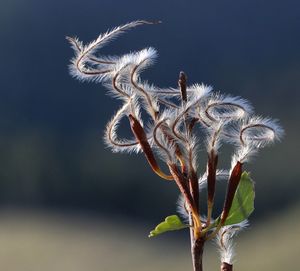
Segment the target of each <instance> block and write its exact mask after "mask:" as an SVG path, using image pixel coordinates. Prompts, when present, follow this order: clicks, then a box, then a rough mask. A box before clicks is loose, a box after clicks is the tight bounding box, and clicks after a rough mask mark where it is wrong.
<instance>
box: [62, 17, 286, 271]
mask: <svg viewBox="0 0 300 271" xmlns="http://www.w3.org/2000/svg"><path fill="white" fill-rule="evenodd" d="M157 23H159V22H150V21H145V20H139V21H135V22H131V23H128V24H125V25H122V26H119V27H116V28H114V29H112V30H111V31H108V32H106V33H104V34H101V35H100V36H99V37H98V38H97V39H96V40H94V41H92V42H90V43H88V44H86V45H84V44H83V43H82V42H81V41H79V39H78V38H70V37H67V39H68V41H69V42H70V43H71V46H72V48H73V50H74V53H75V56H74V58H73V59H72V60H71V63H70V66H69V68H70V73H71V75H72V76H73V77H74V78H76V79H79V80H81V81H93V82H97V83H102V84H103V85H104V86H105V87H106V88H107V89H108V92H109V93H110V94H111V95H112V97H114V98H117V99H119V100H120V101H121V102H122V106H121V107H120V109H119V110H117V112H116V113H115V114H114V116H113V117H112V119H111V120H110V121H109V123H108V124H107V126H106V130H105V136H104V139H105V143H106V144H107V146H108V147H110V148H111V149H112V151H113V152H143V153H144V156H145V158H146V160H147V161H148V163H149V165H150V167H151V169H152V170H153V172H155V173H156V174H157V175H158V176H160V177H161V178H162V179H165V180H168V181H173V182H174V183H175V184H176V185H177V187H178V189H179V191H180V194H181V196H180V199H179V203H178V212H179V213H180V214H181V215H182V217H183V219H184V221H185V222H186V223H187V224H189V225H188V226H189V228H190V231H191V243H192V256H193V266H194V270H196V271H198V270H202V265H201V264H202V261H201V260H200V259H201V257H202V251H203V244H204V242H205V241H207V240H211V239H213V238H215V237H217V243H218V245H219V247H220V252H221V261H222V262H223V265H222V270H226V268H227V267H228V268H229V266H230V265H232V262H233V255H234V252H233V244H232V240H233V237H234V235H235V234H236V233H237V232H238V231H240V230H241V229H242V228H245V226H246V225H247V218H248V216H249V215H250V214H251V212H252V210H253V208H252V207H253V200H254V192H253V186H252V183H251V180H250V179H249V177H248V175H247V174H246V175H243V164H244V163H245V162H248V161H249V159H250V158H251V157H252V156H253V155H254V154H255V153H257V151H258V150H259V149H261V148H263V147H265V146H267V145H269V144H270V143H272V142H274V141H276V140H280V139H281V138H282V136H283V129H282V128H281V127H280V125H279V124H278V122H277V121H276V120H272V119H270V118H263V117H258V116H255V115H253V112H254V110H253V107H252V106H251V105H250V103H249V102H248V101H246V100H245V99H243V98H240V97H232V96H230V95H225V94H221V93H220V92H213V89H212V87H211V86H208V85H204V84H194V85H191V86H189V85H188V84H187V77H186V75H185V74H184V72H180V74H179V80H178V87H177V88H159V87H157V86H154V85H150V84H149V83H147V82H145V81H143V80H142V79H141V73H142V72H143V70H145V69H146V68H148V67H149V66H150V65H152V64H153V63H154V61H155V60H156V58H157V52H156V50H155V49H154V48H152V47H149V48H146V49H143V50H141V51H137V52H132V53H128V54H125V55H122V56H103V55H100V54H99V51H100V49H101V48H102V47H103V46H104V45H106V44H107V43H108V42H109V41H112V40H113V39H115V38H116V37H117V36H119V35H120V34H122V33H123V32H125V31H127V30H129V29H131V28H133V27H136V26H139V25H145V24H148V25H151V24H157ZM142 112H144V113H146V115H147V117H146V118H144V117H142V116H144V115H145V114H142ZM124 119H127V120H125V121H127V122H128V123H129V126H130V128H131V131H132V138H129V139H127V138H122V137H120V136H119V134H118V127H119V124H120V123H121V121H124ZM222 144H231V145H233V147H234V149H235V153H234V155H233V157H232V166H231V169H230V170H229V171H220V170H218V157H219V149H220V147H221V146H222ZM200 145H204V146H201V149H206V151H207V157H208V159H207V170H206V172H205V173H204V174H203V175H202V177H200V178H199V173H198V167H197V166H198V162H197V161H198V159H199V157H198V156H199V149H200V148H199V146H200ZM159 159H160V160H161V162H164V163H165V165H166V167H165V168H167V169H168V171H166V172H164V171H163V170H162V169H161V167H160V163H159V161H158V160H159ZM221 179H222V180H226V181H227V191H226V195H225V201H224V206H223V210H222V212H221V214H220V215H219V216H218V217H216V218H215V217H213V216H212V211H213V208H214V201H215V199H214V198H215V187H216V185H217V180H221ZM241 180H243V181H242V182H241ZM203 188H206V189H207V213H206V214H201V212H200V211H201V210H202V209H201V208H200V206H199V190H202V189H203ZM239 188H240V189H239ZM245 191H246V192H247V193H248V194H249V195H250V197H248V195H243V193H244V194H245V193H246V192H245ZM237 197H242V198H241V199H240V198H239V201H238V200H236V198H237ZM243 197H244V198H243ZM249 198H250V200H252V202H249ZM245 199H246V200H245ZM240 201H241V203H240ZM173 219H175V220H176V219H177V218H176V217H175V218H174V217H168V218H167V219H166V220H165V222H163V226H161V227H159V226H160V225H159V226H158V227H157V228H156V230H155V231H154V232H156V234H157V232H158V233H161V232H163V231H166V230H162V229H165V227H167V228H168V229H169V230H174V229H179V228H184V227H185V225H184V224H180V223H182V222H180V221H178V220H176V221H175V222H174V221H173ZM170 221H173V224H170ZM237 221H238V223H237ZM153 235H154V233H152V235H151V236H153ZM227 270H229V269H227Z"/></svg>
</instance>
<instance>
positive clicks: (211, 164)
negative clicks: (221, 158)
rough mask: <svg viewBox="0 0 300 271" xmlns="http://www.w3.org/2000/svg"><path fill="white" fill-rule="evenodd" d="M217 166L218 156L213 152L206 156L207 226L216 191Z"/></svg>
mask: <svg viewBox="0 0 300 271" xmlns="http://www.w3.org/2000/svg"><path fill="white" fill-rule="evenodd" d="M217 164H218V155H217V154H216V153H215V151H214V150H211V152H210V153H209V155H208V162H207V226H209V224H210V220H211V215H212V208H213V205H214V197H215V190H216V172H217Z"/></svg>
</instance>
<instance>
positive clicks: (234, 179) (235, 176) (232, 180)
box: [221, 162, 242, 225]
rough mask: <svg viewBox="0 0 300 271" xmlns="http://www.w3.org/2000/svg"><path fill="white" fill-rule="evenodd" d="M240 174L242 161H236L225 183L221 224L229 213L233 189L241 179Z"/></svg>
mask: <svg viewBox="0 0 300 271" xmlns="http://www.w3.org/2000/svg"><path fill="white" fill-rule="evenodd" d="M241 175H242V163H241V162H237V163H236V165H235V166H234V168H233V170H232V172H231V174H230V177H229V181H228V185H227V193H226V199H225V203H224V207H223V212H222V216H221V224H222V225H224V223H225V221H226V219H227V216H228V214H229V211H230V208H231V205H232V201H233V198H234V194H235V191H236V189H237V187H238V184H239V183H240V180H241Z"/></svg>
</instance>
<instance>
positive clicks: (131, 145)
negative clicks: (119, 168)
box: [104, 96, 143, 152]
mask: <svg viewBox="0 0 300 271" xmlns="http://www.w3.org/2000/svg"><path fill="white" fill-rule="evenodd" d="M128 114H132V115H133V116H134V117H135V118H136V119H137V120H139V122H140V124H141V125H143V123H142V120H141V117H140V106H139V103H138V99H137V97H136V96H133V97H131V99H130V100H128V101H127V102H126V103H124V105H123V106H122V107H121V108H120V109H119V110H118V111H117V112H116V114H115V115H114V116H113V118H112V119H111V120H110V121H109V122H108V124H107V125H106V130H105V134H104V141H105V143H106V145H107V146H108V147H109V148H111V149H112V151H113V152H139V151H140V150H141V148H140V145H139V144H138V142H137V141H136V140H135V139H131V140H128V139H120V138H119V137H118V134H117V129H118V126H119V124H120V122H121V120H122V118H124V117H126V116H127V115H128Z"/></svg>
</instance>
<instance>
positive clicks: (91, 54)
mask: <svg viewBox="0 0 300 271" xmlns="http://www.w3.org/2000/svg"><path fill="white" fill-rule="evenodd" d="M155 23H158V22H149V21H144V20H139V21H134V22H130V23H127V24H125V25H122V26H118V27H116V28H114V29H112V30H111V31H107V32H106V33H104V34H101V35H99V36H98V38H97V39H96V40H94V41H92V42H90V43H89V44H87V45H85V46H84V45H83V44H82V43H81V42H80V41H79V40H78V39H77V38H70V37H67V39H68V41H69V42H70V43H71V46H72V48H73V49H74V52H75V57H74V58H73V59H72V60H71V64H70V66H69V68H70V73H71V75H72V76H73V77H75V78H77V79H79V80H88V81H96V82H100V81H103V80H104V79H105V78H107V75H108V74H109V73H111V72H112V71H113V68H112V67H110V65H115V63H114V61H111V59H110V60H108V59H106V60H105V59H99V58H98V57H97V56H96V55H95V53H96V52H97V51H98V50H99V49H101V48H102V47H103V46H104V45H105V44H107V43H108V42H109V41H111V40H113V39H115V38H116V37H118V36H119V35H120V34H122V33H124V32H125V31H127V30H129V29H130V28H133V27H136V26H139V25H143V24H155ZM90 64H93V65H90Z"/></svg>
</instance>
